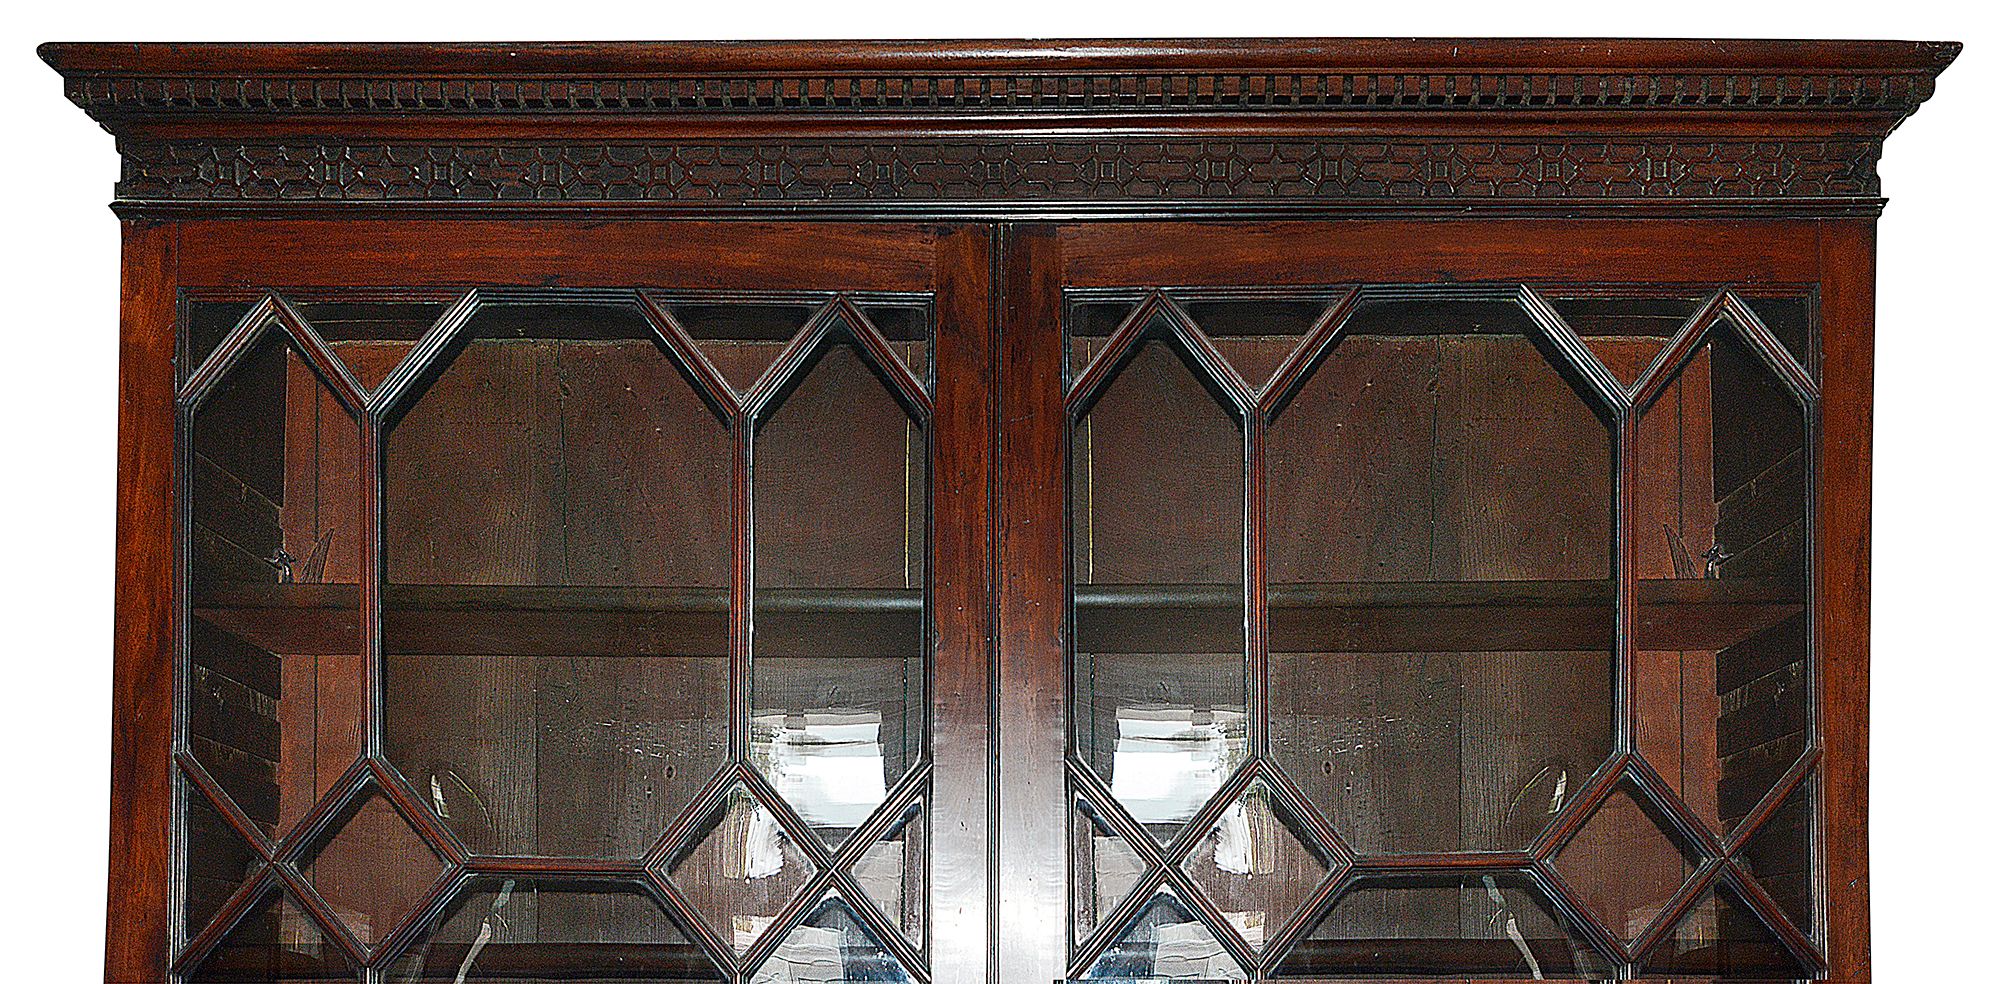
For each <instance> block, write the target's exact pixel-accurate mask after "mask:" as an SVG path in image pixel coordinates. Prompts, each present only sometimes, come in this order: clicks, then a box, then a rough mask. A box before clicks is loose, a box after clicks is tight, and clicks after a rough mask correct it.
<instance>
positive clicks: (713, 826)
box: [667, 784, 814, 953]
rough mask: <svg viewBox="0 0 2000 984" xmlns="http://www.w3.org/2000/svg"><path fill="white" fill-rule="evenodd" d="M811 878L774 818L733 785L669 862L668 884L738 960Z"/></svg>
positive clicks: (798, 850)
mask: <svg viewBox="0 0 2000 984" xmlns="http://www.w3.org/2000/svg"><path fill="white" fill-rule="evenodd" d="M813 871H814V868H813V863H812V860H811V859H810V858H808V857H807V856H806V852H805V851H804V850H803V849H801V848H800V847H799V846H798V845H796V844H794V843H792V839H791V836H790V835H788V834H786V833H785V831H784V828H783V827H781V826H780V825H779V823H778V819H777V817H775V816H773V815H772V813H771V811H770V810H769V809H766V808H765V807H764V805H763V804H761V803H759V802H757V800H756V798H755V797H753V796H752V795H751V794H750V791H749V790H748V789H746V788H744V787H743V786H742V785H741V784H738V785H736V786H733V787H731V788H730V790H729V792H728V794H727V795H725V796H724V797H723V800H722V802H721V803H720V804H719V805H718V806H717V807H716V808H715V809H714V810H713V811H712V812H711V813H710V814H709V815H708V817H707V818H706V820H705V821H704V822H703V824H702V825H701V827H700V828H698V829H697V831H696V833H695V836H694V839H693V841H691V842H690V843H689V845H688V846H687V847H686V848H685V849H683V851H682V853H680V854H679V855H678V856H676V857H674V858H672V859H671V860H670V861H669V862H668V864H667V879H668V880H669V881H671V882H673V883H674V885H675V886H676V887H678V888H679V889H680V890H681V894H682V895H684V896H686V897H687V900H688V904H689V905H692V906H694V908H695V911H696V912H699V913H701V915H702V918H704V919H707V920H708V923H709V926H710V927H711V928H713V929H714V930H715V931H716V933H717V934H719V935H720V936H722V938H723V939H726V940H729V941H730V943H731V945H733V946H735V947H736V950H737V952H738V953H741V952H743V951H744V950H748V949H749V948H750V946H751V944H753V943H755V942H757V938H758V937H760V936H762V935H764V930H765V929H767V928H769V927H770V925H771V921H772V920H773V919H775V918H776V917H777V915H778V912H779V911H780V910H781V909H783V908H784V907H785V904H786V903H788V902H790V901H791V900H792V897H793V896H795V895H797V894H798V893H799V890H800V889H802V888H804V887H805V884H806V882H807V881H808V880H810V879H811V878H812V875H813Z"/></svg>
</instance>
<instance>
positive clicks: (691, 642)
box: [383, 295, 733, 858]
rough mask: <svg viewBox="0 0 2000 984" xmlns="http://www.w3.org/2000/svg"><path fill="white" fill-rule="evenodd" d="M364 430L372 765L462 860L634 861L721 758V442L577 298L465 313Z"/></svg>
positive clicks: (649, 347)
mask: <svg viewBox="0 0 2000 984" xmlns="http://www.w3.org/2000/svg"><path fill="white" fill-rule="evenodd" d="M388 426H389V430H388V434H387V438H386V454H385V480H384V484H385V490H384V520H385V529H384V553H385V564H386V567H387V574H388V582H389V583H388V587H387V589H386V592H385V597H384V613H383V620H384V624H383V643H384V648H385V649H386V650H387V654H388V655H387V669H388V676H387V687H386V690H387V693H386V695H385V718H386V720H385V727H384V746H385V751H386V752H387V753H388V755H389V757H390V759H391V761H393V762H395V763H396V765H397V766H398V767H399V768H401V769H402V771H403V773H404V774H405V775H407V776H408V777H409V778H410V780H411V782H412V783H413V784H414V785H415V786H416V788H417V791H418V793H419V795H420V796H423V797H425V798H426V799H427V801H428V802H429V804H430V806H431V807H432V808H433V809H434V810H435V811H436V812H437V814H438V815H439V817H440V818H441V819H443V821H444V822H445V823H446V824H449V825H450V826H451V827H452V828H453V829H454V830H456V831H457V833H458V835H459V837H460V838H462V839H463V840H464V841H465V843H466V845H467V846H468V847H469V848H471V850H472V851H474V852H475V853H481V854H517V855H550V856H596V857H624V858H637V857H638V856H640V855H641V854H643V853H644V852H645V851H646V850H647V849H648V848H649V847H651V846H652V844H653V843H654V841H655V840H656V839H657V838H658V837H659V836H660V835H661V834H662V833H663V832H664V831H665V830H666V829H667V827H668V825H669V824H670V823H671V822H672V821H673V819H674V817H675V816H676V815H677V814H678V813H679V812H680V811H681V810H682V809H684V808H685V807H686V806H687V804H688V802H689V801H690V800H691V799H692V797H693V796H694V794H695V792H696V791H697V790H699V789H700V788H701V786H702V785H703V784H704V783H705V782H707V781H708V779H709V777H710V776H711V775H713V774H714V772H715V770H716V769H717V768H718V767H719V766H720V765H721V763H722V761H723V759H724V757H725V752H726V749H725V747H724V746H725V744H726V741H727V735H728V714H729V659H728V652H729V643H728V638H729V633H728V611H729V585H730V582H731V577H732V575H731V570H732V568H731V557H732V548H731V540H732V537H733V530H732V518H731V505H730V502H731V498H730V496H731V491H730V489H731V480H730V472H731V456H732V442H731V440H730V434H729V427H728V425H727V424H726V423H725V422H724V420H723V419H722V418H721V416H720V415H719V414H718V413H717V412H716V410H715V409H714V408H712V407H711V406H710V405H709V404H707V403H706V402H705V401H704V400H703V398H702V397H701V396H700V395H698V393H697V391H696V390H695V389H694V387H693V386H692V385H691V384H690V382H689V381H688V378H687V376H686V375H685V374H684V373H683V372H682V371H681V370H680V369H679V368H678V367H677V365H676V363H675V362H674V361H673V357H672V356H671V355H670V354H669V352H668V351H667V350H666V348H665V347H664V346H663V345H662V344H660V343H659V342H658V341H657V338H656V336H655V334H654V331H653V329H652V327H651V326H650V324H649V323H648V322H647V320H646V319H645V317H644V315H643V314H642V313H641V312H640V309H639V306H638V305H637V303H636V302H632V301H629V300H626V301H611V300H602V299H596V298H594V297H592V296H590V295H581V296H577V297H575V298H572V299H566V300H561V301H533V302H527V301H514V300H510V299H508V298H505V297H496V298H489V300H488V301H487V303H486V304H485V305H483V306H482V307H480V308H479V309H478V310H477V311H475V312H474V313H473V314H472V316H471V319H470V320H469V321H468V323H467V324H466V325H465V327H464V330H463V332H462V333H461V334H460V335H459V336H458V337H457V338H456V340H455V341H454V343H453V345H452V346H451V347H450V348H449V350H448V351H446V352H445V353H444V355H443V357H442V359H441V360H440V363H439V366H438V368H434V369H432V370H430V371H429V372H428V374H427V377H426V378H424V379H421V380H419V381H418V385H416V386H415V387H413V388H412V391H411V392H409V393H406V394H405V395H404V396H403V398H402V400H401V403H400V404H399V406H398V408H397V410H396V411H395V412H394V413H392V415H391V417H390V421H389V424H388Z"/></svg>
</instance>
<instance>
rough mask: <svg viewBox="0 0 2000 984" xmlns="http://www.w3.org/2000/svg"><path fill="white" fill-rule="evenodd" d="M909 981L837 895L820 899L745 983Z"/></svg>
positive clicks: (901, 969)
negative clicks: (748, 981)
mask: <svg viewBox="0 0 2000 984" xmlns="http://www.w3.org/2000/svg"><path fill="white" fill-rule="evenodd" d="M909 979H910V975H909V973H908V972H907V971H905V970H904V969H903V965H902V963H901V962H899V961H898V960H897V959H896V955H895V954H893V953H891V952H889V951H888V950H887V949H886V948H884V947H883V946H882V942H881V941H880V940H878V939H876V938H875V934H874V933H871V932H869V930H868V927H867V925H866V924H864V923H863V922H862V921H861V917H860V916H858V915H856V914H855V912H854V910H853V909H851V908H849V907H848V905H847V901H846V900H845V899H842V898H841V897H839V896H837V895H829V896H827V897H826V898H824V899H821V900H820V903H819V905H818V906H817V907H815V908H814V909H813V910H812V911H811V912H810V913H807V914H806V917H805V919H804V921H802V922H800V923H799V924H798V925H797V926H794V927H793V928H792V931H791V932H790V933H788V934H786V935H785V940H784V942H782V943H779V944H778V948H777V949H776V950H775V951H773V952H772V953H771V956H770V957H769V958H768V959H766V960H765V961H764V963H763V965H762V966H759V967H758V968H757V972H756V973H754V974H752V975H751V976H750V982H751V984H832V982H842V984H845V982H850V981H885V982H904V981H908V980H909Z"/></svg>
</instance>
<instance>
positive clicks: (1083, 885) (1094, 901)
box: [1069, 797, 1146, 943]
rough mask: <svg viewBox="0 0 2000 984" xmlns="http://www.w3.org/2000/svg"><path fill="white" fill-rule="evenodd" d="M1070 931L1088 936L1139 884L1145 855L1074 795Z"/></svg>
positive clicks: (1080, 936)
mask: <svg viewBox="0 0 2000 984" xmlns="http://www.w3.org/2000/svg"><path fill="white" fill-rule="evenodd" d="M1069 868H1070V889H1069V893H1070V932H1071V935H1072V937H1073V940H1074V941H1075V942H1079V943H1080V942H1082V941H1083V940H1086V939H1089V938H1090V936H1091V934H1093V933H1095V932H1096V931H1097V927H1098V926H1099V925H1101V924H1102V923H1103V922H1104V920H1105V919H1106V918H1108V917H1109V916H1110V915H1111V912H1112V910H1113V909H1116V908H1117V907H1118V903H1120V902H1123V901H1125V897H1126V896H1127V895H1130V894H1132V889H1133V888H1134V887H1135V886H1137V885H1138V884H1139V876H1140V875H1141V874H1143V873H1144V872H1145V870H1146V859H1145V858H1142V857H1140V856H1139V852H1138V851H1136V850H1134V849H1133V848H1132V845H1130V844H1128V843H1126V842H1125V838H1123V837H1120V836H1118V834H1117V833H1116V832H1115V831H1113V830H1112V829H1111V825H1110V824H1109V823H1106V822H1105V820H1104V818H1103V817H1102V816H1100V815H1099V814H1098V812H1097V808H1096V807H1094V806H1092V805H1090V801H1089V800H1086V799H1083V798H1082V797H1077V799H1076V802H1075V804H1074V805H1073V806H1072V807H1071V808H1070V818H1069Z"/></svg>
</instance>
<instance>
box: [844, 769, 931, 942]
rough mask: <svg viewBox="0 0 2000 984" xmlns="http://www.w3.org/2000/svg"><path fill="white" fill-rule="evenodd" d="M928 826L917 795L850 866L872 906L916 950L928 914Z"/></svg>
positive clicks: (922, 936)
mask: <svg viewBox="0 0 2000 984" xmlns="http://www.w3.org/2000/svg"><path fill="white" fill-rule="evenodd" d="M929 831H930V828H929V821H928V819H927V817H926V816H925V813H924V804H923V801H921V800H919V801H917V802H915V803H912V804H910V807H909V808H908V809H906V810H904V811H903V815H902V817H901V818H899V819H898V820H897V821H896V825H895V826H894V827H891V828H890V829H889V832H888V833H886V834H883V835H882V837H881V839H879V840H877V841H876V842H875V843H873V844H870V845H869V846H868V849H867V850H865V851H862V852H861V856H860V857H859V858H856V859H855V861H854V867H853V868H852V869H850V870H851V871H852V872H853V874H854V880H855V881H856V882H857V883H859V884H860V885H861V890H862V891H863V892H865V893H867V896H868V901H870V902H872V903H874V904H875V909H876V911H878V912H880V913H881V914H882V915H883V916H884V917H886V918H887V919H888V921H889V923H890V924H891V925H893V926H895V927H896V928H897V929H898V930H900V931H901V932H902V934H903V938H904V939H906V940H909V941H910V944H911V945H912V946H915V947H917V948H918V949H919V950H921V949H923V948H924V925H925V922H926V921H927V919H928V918H929V916H930V875H929V870H928V868H929V862H930V851H929V842H928V837H929Z"/></svg>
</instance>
